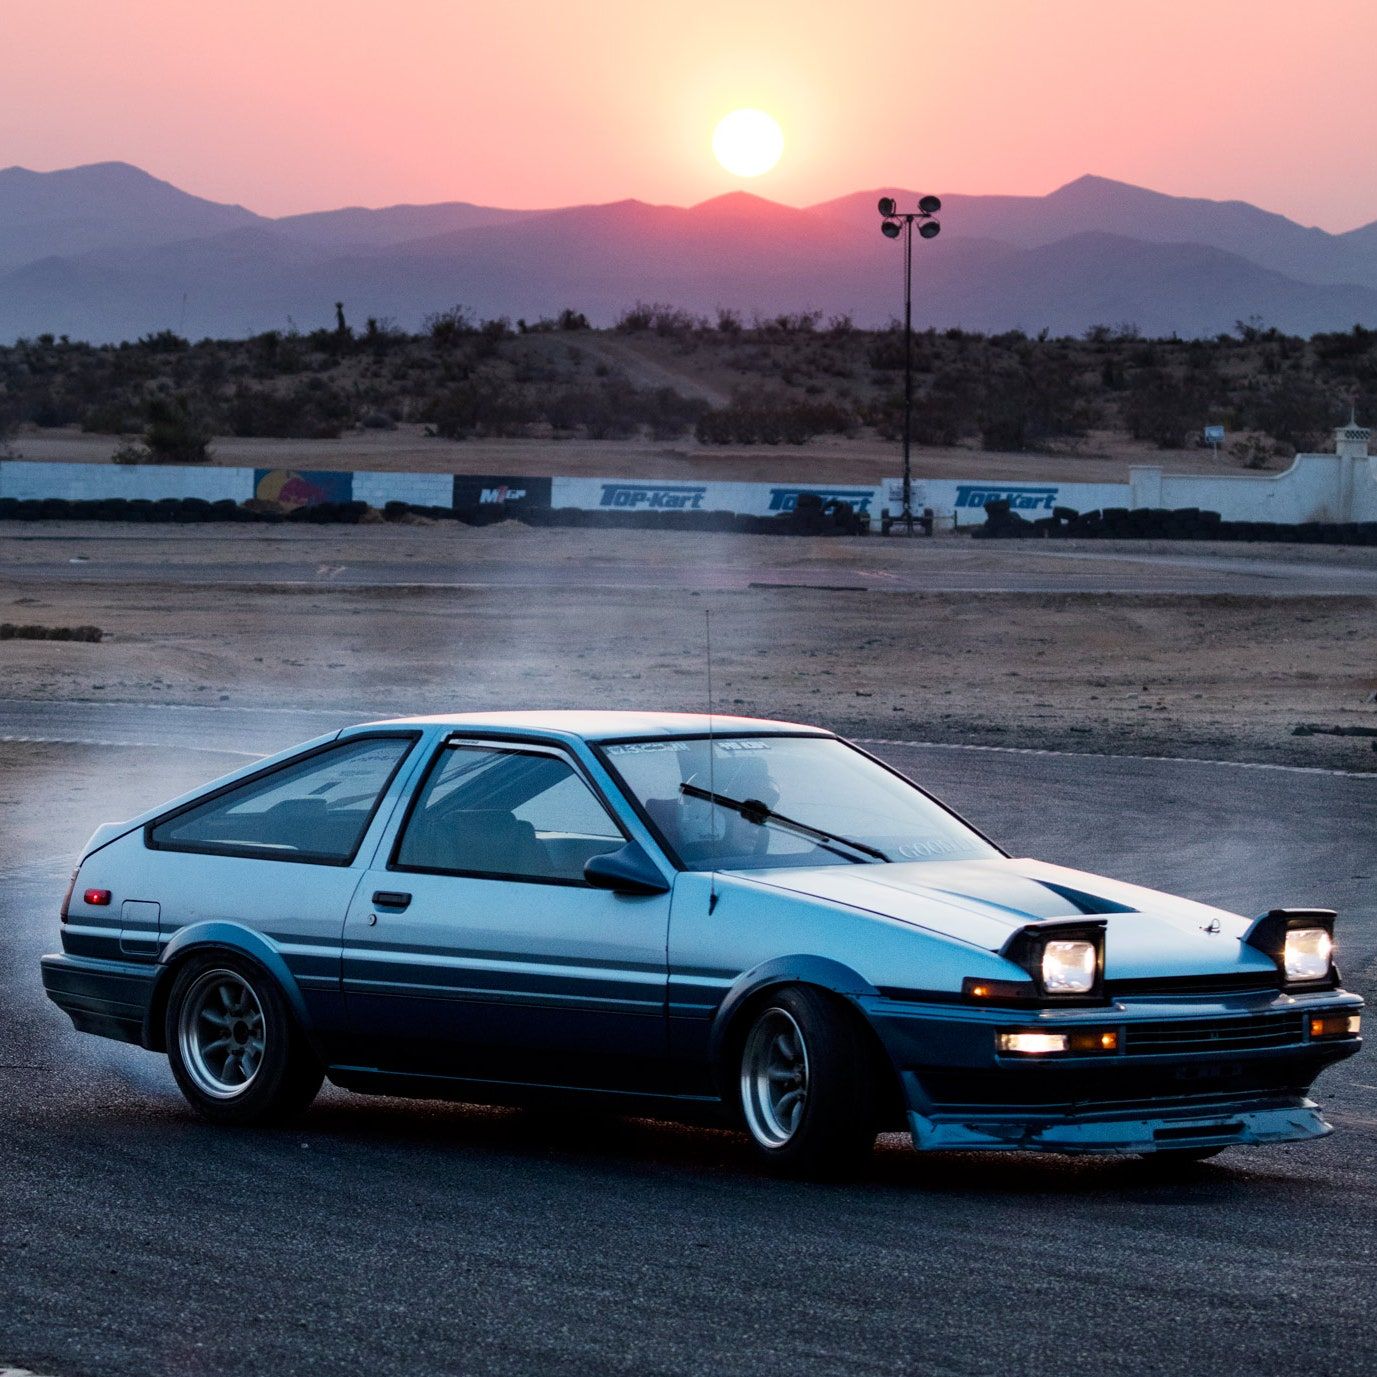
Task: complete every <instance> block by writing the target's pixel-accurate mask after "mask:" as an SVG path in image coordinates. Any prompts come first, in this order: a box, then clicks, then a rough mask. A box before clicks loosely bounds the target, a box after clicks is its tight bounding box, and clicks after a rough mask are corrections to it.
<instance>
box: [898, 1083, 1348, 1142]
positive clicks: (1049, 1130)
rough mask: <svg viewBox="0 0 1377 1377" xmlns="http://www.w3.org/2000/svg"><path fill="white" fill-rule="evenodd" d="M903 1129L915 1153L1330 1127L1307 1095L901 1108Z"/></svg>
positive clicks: (1258, 1138)
mask: <svg viewBox="0 0 1377 1377" xmlns="http://www.w3.org/2000/svg"><path fill="white" fill-rule="evenodd" d="M908 1121H909V1131H910V1133H911V1134H912V1137H913V1146H914V1148H915V1149H917V1151H919V1152H935V1151H942V1150H949V1151H950V1150H957V1151H966V1152H970V1151H980V1152H989V1151H1023V1152H1029V1151H1032V1152H1066V1153H1081V1152H1085V1153H1124V1154H1131V1155H1133V1156H1141V1155H1144V1154H1150V1153H1155V1152H1168V1151H1171V1150H1173V1149H1174V1150H1177V1151H1181V1150H1191V1149H1199V1148H1217V1147H1236V1146H1241V1145H1245V1144H1264V1143H1299V1142H1306V1141H1308V1140H1310V1139H1312V1138H1323V1137H1324V1136H1325V1135H1326V1134H1329V1133H1332V1132H1333V1128H1332V1126H1331V1125H1330V1124H1329V1123H1328V1122H1326V1120H1325V1119H1324V1118H1323V1116H1322V1115H1321V1114H1320V1110H1319V1106H1318V1105H1316V1104H1315V1102H1314V1101H1313V1100H1308V1099H1303V1098H1299V1097H1297V1098H1292V1099H1284V1100H1278V1101H1276V1102H1273V1103H1262V1104H1259V1103H1258V1102H1256V1101H1254V1102H1251V1103H1249V1104H1247V1105H1246V1106H1232V1107H1231V1106H1230V1105H1228V1104H1227V1103H1225V1104H1219V1105H1216V1106H1211V1107H1210V1108H1209V1109H1205V1108H1204V1107H1203V1106H1201V1107H1199V1108H1195V1109H1192V1110H1188V1111H1185V1112H1181V1113H1176V1114H1166V1115H1162V1116H1160V1117H1155V1116H1145V1115H1144V1114H1143V1113H1142V1111H1141V1110H1138V1111H1133V1112H1129V1113H1122V1112H1121V1113H1087V1114H1069V1115H1065V1116H1049V1115H1047V1114H1045V1113H1044V1114H1041V1115H1039V1114H1038V1113H1037V1112H1036V1111H1033V1112H1032V1113H1025V1114H1021V1115H1014V1114H1007V1113H1006V1114H1000V1113H993V1114H988V1115H986V1114H981V1115H967V1116H964V1117H960V1116H955V1115H953V1116H947V1115H934V1116H928V1115H924V1114H921V1113H919V1112H918V1111H917V1110H909V1114H908Z"/></svg>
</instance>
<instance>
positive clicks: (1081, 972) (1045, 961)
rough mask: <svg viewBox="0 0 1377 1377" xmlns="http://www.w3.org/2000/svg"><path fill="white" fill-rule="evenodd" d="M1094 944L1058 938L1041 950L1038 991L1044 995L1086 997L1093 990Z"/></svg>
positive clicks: (1076, 939) (1095, 961)
mask: <svg viewBox="0 0 1377 1377" xmlns="http://www.w3.org/2000/svg"><path fill="white" fill-rule="evenodd" d="M1097 964H1098V960H1097V957H1096V952H1095V944H1094V943H1093V942H1086V941H1084V940H1082V939H1080V938H1074V939H1071V938H1059V939H1057V940H1056V941H1052V942H1048V943H1047V945H1046V946H1045V947H1044V948H1043V949H1042V988H1043V989H1044V990H1046V991H1047V993H1048V994H1089V993H1090V991H1091V990H1093V989H1094V988H1095V967H1096V966H1097Z"/></svg>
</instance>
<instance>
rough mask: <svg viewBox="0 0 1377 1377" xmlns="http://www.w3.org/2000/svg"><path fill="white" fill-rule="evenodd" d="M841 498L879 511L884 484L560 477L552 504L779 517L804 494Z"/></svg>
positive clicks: (863, 508)
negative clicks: (881, 485)
mask: <svg viewBox="0 0 1377 1377" xmlns="http://www.w3.org/2000/svg"><path fill="white" fill-rule="evenodd" d="M805 492H807V493H816V494H817V495H818V496H819V497H821V498H822V499H823V500H824V501H826V500H827V499H828V498H838V499H840V500H842V501H845V502H850V503H851V505H852V506H853V507H855V509H856V510H857V511H859V512H869V513H871V514H873V515H878V513H879V509H880V502H881V501H882V499H883V495H884V489H883V488H881V487H876V486H872V485H871V484H868V483H720V482H717V481H715V480H713V481H706V480H698V479H690V478H683V479H673V478H661V479H656V478H556V479H555V480H554V482H553V483H552V485H551V492H550V505H551V506H552V507H554V508H557V509H558V508H560V507H572V508H575V509H576V510H578V511H585V512H650V513H654V512H734V513H735V514H736V515H738V516H778V515H779V514H780V513H781V512H791V511H793V510H794V507H795V505H796V504H797V502H798V498H799V494H800V493H805Z"/></svg>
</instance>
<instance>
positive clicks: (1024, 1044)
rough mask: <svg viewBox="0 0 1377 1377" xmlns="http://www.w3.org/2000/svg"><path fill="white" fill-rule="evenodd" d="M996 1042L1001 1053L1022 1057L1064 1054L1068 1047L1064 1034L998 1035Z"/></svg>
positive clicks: (1068, 1041) (1067, 1040)
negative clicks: (1016, 1054) (1053, 1053)
mask: <svg viewBox="0 0 1377 1377" xmlns="http://www.w3.org/2000/svg"><path fill="white" fill-rule="evenodd" d="M996 1041H997V1044H998V1046H999V1050H1000V1051H1001V1052H1016V1053H1018V1054H1019V1055H1020V1056H1024V1057H1040V1056H1046V1055H1047V1053H1049V1052H1065V1051H1066V1049H1067V1048H1068V1047H1069V1046H1070V1040H1069V1039H1068V1038H1067V1036H1066V1034H1065V1033H1000V1034H999V1035H998V1037H997V1039H996Z"/></svg>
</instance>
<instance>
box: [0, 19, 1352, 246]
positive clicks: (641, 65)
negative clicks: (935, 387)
mask: <svg viewBox="0 0 1377 1377" xmlns="http://www.w3.org/2000/svg"><path fill="white" fill-rule="evenodd" d="M0 33H3V37H4V44H5V52H6V59H7V60H6V63H5V79H4V81H3V82H2V83H0V162H2V163H19V164H21V165H23V166H26V167H32V168H39V169H49V168H55V167H66V166H71V165H73V164H76V163H83V162H96V161H101V160H104V159H123V160H125V161H128V162H132V163H137V164H138V165H139V166H141V167H143V168H146V169H147V170H148V171H150V172H153V173H154V174H156V175H157V176H160V177H165V178H167V179H168V180H169V181H172V182H175V183H176V184H177V185H179V186H181V187H184V188H185V189H187V190H189V191H193V192H196V193H197V194H199V195H203V196H209V197H212V198H214V199H216V200H223V201H237V202H240V203H242V204H244V205H247V206H250V207H251V208H253V209H254V210H258V211H261V212H264V213H266V214H284V213H288V212H292V211H301V210H314V209H323V208H328V207H333V206H338V205H343V204H364V205H386V204H391V203H394V202H398V201H438V200H469V201H477V202H481V203H485V204H490V205H507V206H545V205H564V204H569V203H573V202H581V201H607V200H615V199H618V198H621V197H626V196H637V197H640V198H642V199H644V200H651V201H664V202H674V203H679V204H687V203H690V202H693V201H696V200H701V199H703V198H704V197H707V196H711V195H714V194H716V193H717V192H720V191H724V190H728V189H730V188H732V187H734V186H738V185H749V187H750V189H751V190H753V191H757V192H759V193H760V194H762V195H765V196H770V197H773V198H775V199H777V200H781V201H786V202H789V203H792V204H796V205H797V204H807V203H809V202H812V201H817V200H824V199H826V198H828V197H830V196H834V195H839V194H841V193H842V192H846V191H852V190H855V189H857V188H861V187H869V186H878V185H885V184H890V185H907V186H918V187H931V188H933V189H934V190H939V191H966V192H1019V193H1034V194H1036V193H1042V192H1046V191H1049V190H1051V189H1052V188H1053V187H1055V186H1058V185H1060V184H1061V183H1063V182H1066V181H1069V180H1071V179H1072V178H1073V177H1076V176H1079V175H1080V174H1081V173H1084V172H1095V173H1099V174H1101V175H1103V176H1107V177H1115V178H1119V179H1121V180H1124V181H1129V182H1136V183H1139V184H1141V185H1145V186H1150V187H1154V188H1156V189H1158V190H1161V191H1168V192H1174V193H1177V194H1182V195H1199V196H1213V197H1218V198H1233V197H1237V198H1241V199H1245V200H1249V201H1253V202H1255V203H1257V204H1259V205H1262V206H1264V207H1266V208H1268V209H1271V210H1278V211H1281V212H1283V213H1285V214H1287V215H1290V216H1292V217H1293V218H1294V219H1297V220H1300V221H1301V222H1303V223H1306V224H1318V225H1321V226H1323V227H1325V228H1327V229H1348V228H1352V227H1353V226H1355V225H1358V224H1361V223H1365V222H1367V221H1371V220H1374V219H1377V177H1375V176H1374V175H1373V173H1374V166H1373V164H1374V156H1373V150H1374V146H1377V113H1375V112H1377V102H1374V98H1373V62H1372V56H1373V53H1374V51H1377V5H1374V4H1372V3H1371V0H1310V3H1308V4H1305V5H1297V4H1294V3H1290V2H1289V0H1287V3H1283V2H1282V0H1152V2H1151V3H1140V0H1094V2H1093V3H1092V2H1091V0H940V2H939V0H840V2H839V3H826V4H818V3H809V0H793V2H792V3H786V4H776V3H772V2H769V0H767V2H766V3H760V0H733V2H728V0H692V2H691V3H665V2H664V0H597V2H594V0H556V2H551V0H506V3H488V4H484V5H477V4H470V3H467V0H390V3H382V2H381V0H229V3H222V4H203V3H198V2H193V0H43V3H41V4H23V5H20V4H7V5H6V6H5V15H4V20H3V24H0ZM742 105H754V106H759V107H761V108H763V109H766V110H769V111H770V112H771V113H772V114H774V115H775V116H776V118H777V119H778V120H779V121H780V123H781V124H782V125H783V127H784V132H785V137H786V140H787V143H786V148H785V153H784V157H783V159H782V161H781V162H780V164H779V166H778V168H777V169H776V170H775V171H774V172H772V173H769V174H767V175H766V176H764V177H759V178H755V179H752V180H751V181H750V182H749V183H741V182H738V181H736V180H735V179H733V178H731V177H730V176H728V175H727V174H726V173H725V172H723V171H722V170H721V169H720V168H719V167H718V166H717V165H716V163H715V162H714V161H713V160H712V157H711V153H710V151H709V146H708V145H709V137H710V134H711V130H712V126H713V124H714V122H715V121H716V120H717V119H718V118H719V117H720V116H721V115H723V114H725V113H726V112H728V111H729V110H731V109H734V108H736V107H737V106H742Z"/></svg>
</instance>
